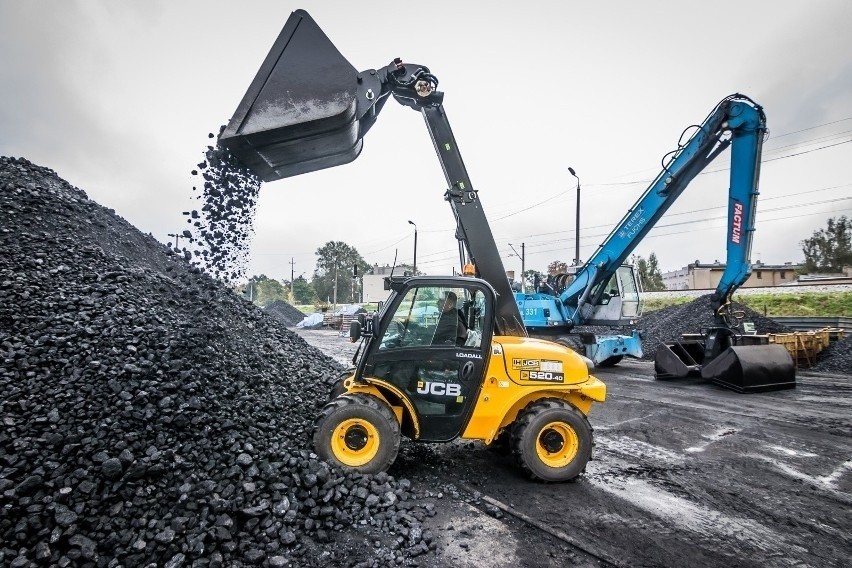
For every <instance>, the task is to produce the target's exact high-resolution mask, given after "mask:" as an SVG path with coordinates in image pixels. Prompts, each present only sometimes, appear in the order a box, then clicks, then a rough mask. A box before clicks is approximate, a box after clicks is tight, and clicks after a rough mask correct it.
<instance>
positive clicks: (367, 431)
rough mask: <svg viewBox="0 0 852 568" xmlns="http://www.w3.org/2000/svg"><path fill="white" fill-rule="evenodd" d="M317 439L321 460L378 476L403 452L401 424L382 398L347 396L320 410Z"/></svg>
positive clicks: (315, 445) (316, 443)
mask: <svg viewBox="0 0 852 568" xmlns="http://www.w3.org/2000/svg"><path fill="white" fill-rule="evenodd" d="M313 438H314V451H315V452H316V453H317V455H318V456H319V457H320V458H322V459H324V460H326V461H329V462H331V463H334V464H337V465H339V466H340V467H343V468H348V469H354V470H356V471H359V472H361V473H378V472H380V471H385V470H386V469H387V468H389V467H390V465H391V464H392V463H393V462H394V460H395V459H396V454H397V452H399V441H400V434H399V422H397V420H396V416H395V415H394V413H393V411H392V410H391V409H390V407H389V406H388V405H387V404H385V403H384V402H382V401H381V400H379V399H378V398H376V397H374V396H370V395H367V394H347V395H344V396H341V397H338V398H336V399H334V400H332V401H331V402H329V403H328V404H326V405H325V407H324V408H323V409H322V411H320V415H319V417H318V418H317V420H316V423H315V425H314V436H313Z"/></svg>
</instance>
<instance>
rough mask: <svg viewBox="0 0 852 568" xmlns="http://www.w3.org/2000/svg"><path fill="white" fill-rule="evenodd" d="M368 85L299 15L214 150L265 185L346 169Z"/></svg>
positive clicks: (357, 142) (354, 151)
mask: <svg viewBox="0 0 852 568" xmlns="http://www.w3.org/2000/svg"><path fill="white" fill-rule="evenodd" d="M373 79H374V78H373V77H369V76H368V77H367V78H366V80H362V78H361V77H359V73H358V72H357V71H356V70H355V68H354V67H353V66H352V65H351V64H350V63H349V61H347V60H346V59H345V58H344V57H343V56H342V55H341V54H340V52H339V51H338V50H337V48H336V47H335V46H334V44H333V43H331V40H329V39H328V37H327V36H326V35H325V33H323V31H322V30H321V29H320V28H319V26H318V25H317V23H316V22H315V21H314V20H313V19H312V18H311V17H310V16H309V15H308V13H307V12H305V11H304V10H296V11H295V12H293V13H292V14H291V15H290V17H289V18H288V19H287V23H286V24H285V25H284V28H283V29H282V30H281V34H280V35H279V36H278V39H277V40H275V43H274V44H273V46H272V49H270V51H269V54H268V55H267V56H266V59H265V60H264V61H263V64H262V65H261V67H260V70H259V71H258V72H257V75H256V76H255V78H254V80H253V81H252V83H251V85H250V86H249V88H248V90H247V91H246V94H245V96H243V99H242V101H241V102H240V104H239V106H238V107H237V110H236V112H235V113H234V116H233V117H232V118H231V120H230V121H229V122H228V125H227V126H226V127H225V129H224V130H223V131H222V133H221V135H220V136H219V144H220V145H221V146H224V147H225V148H227V149H228V150H230V152H231V153H232V154H233V155H235V156H236V157H237V158H239V159H240V160H241V161H242V162H243V164H245V165H246V166H248V167H249V168H250V169H251V170H252V171H253V172H254V173H255V174H257V175H258V176H259V177H260V178H261V179H262V180H263V181H274V180H278V179H282V178H286V177H290V176H295V175H299V174H304V173H308V172H312V171H316V170H320V169H324V168H330V167H332V166H338V165H342V164H346V163H349V162H351V161H352V160H354V159H355V158H357V157H358V154H360V152H361V146H362V138H361V136H362V133H361V132H360V128H359V122H358V112H357V111H358V98H359V86H360V87H361V89H360V90H362V91H364V92H363V93H361V94H362V95H364V96H365V97H368V96H369V94H367V91H366V88H365V87H364V86H365V85H368V86H370V87H372V86H374V85H373V84H372V81H371V80H373ZM375 81H376V83H378V80H377V79H376V80H375ZM368 103H370V101H364V103H363V105H362V106H364V105H367V104H368Z"/></svg>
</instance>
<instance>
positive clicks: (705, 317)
mask: <svg viewBox="0 0 852 568" xmlns="http://www.w3.org/2000/svg"><path fill="white" fill-rule="evenodd" d="M710 298H711V295H710V294H706V295H704V296H701V297H700V298H696V299H695V300H693V301H692V302H689V303H687V304H682V305H679V306H668V307H666V308H663V309H660V310H657V311H654V312H650V313H648V314H646V315H644V316H642V317H641V318H640V320H639V329H640V330H642V352H643V354H644V355H643V359H646V360H653V359H654V355H655V353H656V351H657V346H658V345H660V344H661V343H664V342H666V341H671V340H674V339H678V338H679V337H680V336H681V334H684V333H699V332H700V331H701V329H702V328H707V327H710V326H712V325H715V318H714V317H713V308H712V307H711V304H710ZM734 309H735V310H737V311H743V312H745V318H744V319H743V321H744V322H752V323H754V327H755V330H756V331H757V333H787V332H790V331H791V330H790V328H788V327H787V326H784V325H781V324H780V323H778V322H776V321H775V320H772V319H769V318H766V317H763V316H762V315H760V314H759V313H757V312H756V311H754V310H752V309H750V308H748V307H747V306H745V305H743V304H740V303H739V302H734Z"/></svg>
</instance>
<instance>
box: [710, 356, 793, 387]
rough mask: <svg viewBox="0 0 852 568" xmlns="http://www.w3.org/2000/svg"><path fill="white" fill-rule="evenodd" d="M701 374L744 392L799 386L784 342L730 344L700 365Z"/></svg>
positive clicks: (722, 384)
mask: <svg viewBox="0 0 852 568" xmlns="http://www.w3.org/2000/svg"><path fill="white" fill-rule="evenodd" d="M701 376H702V377H703V378H705V379H708V380H711V381H713V382H714V383H716V384H717V385H719V386H722V387H725V388H729V389H732V390H735V391H737V392H741V393H749V392H762V391H773V390H782V389H792V388H796V369H795V367H794V366H793V359H792V357H790V353H789V352H788V351H787V350H786V349H785V348H784V346H782V345H746V346H743V347H728V348H727V349H725V350H724V351H723V352H722V353H721V354H720V355H719V356H718V357H716V358H715V359H713V360H712V361H710V362H709V363H707V364H706V365H704V367H702V368H701Z"/></svg>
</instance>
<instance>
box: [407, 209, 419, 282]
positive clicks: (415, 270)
mask: <svg viewBox="0 0 852 568" xmlns="http://www.w3.org/2000/svg"><path fill="white" fill-rule="evenodd" d="M408 224H409V225H414V270H413V272H414V276H417V223H415V222H414V221H409V222H408Z"/></svg>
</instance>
